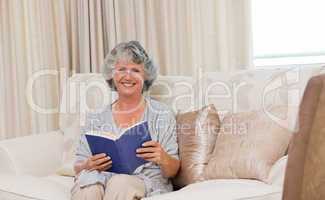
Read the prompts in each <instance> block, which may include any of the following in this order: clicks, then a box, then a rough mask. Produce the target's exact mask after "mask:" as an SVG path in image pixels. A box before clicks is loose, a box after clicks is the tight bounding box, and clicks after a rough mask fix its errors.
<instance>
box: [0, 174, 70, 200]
mask: <svg viewBox="0 0 325 200" xmlns="http://www.w3.org/2000/svg"><path fill="white" fill-rule="evenodd" d="M72 184H73V178H71V177H63V176H61V177H60V176H57V177H56V178H54V177H53V176H52V177H34V176H28V175H7V174H0V197H1V198H0V199H6V200H7V199H8V200H9V199H15V200H27V199H28V200H30V199H37V200H39V199H42V200H58V199H60V200H69V199H70V189H71V187H72Z"/></svg>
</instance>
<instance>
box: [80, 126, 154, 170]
mask: <svg viewBox="0 0 325 200" xmlns="http://www.w3.org/2000/svg"><path fill="white" fill-rule="evenodd" d="M85 136H86V138H87V141H88V144H89V147H90V150H91V152H92V154H93V155H95V154H99V153H105V154H106V155H108V156H110V157H111V159H112V167H111V168H110V169H108V170H107V171H109V172H114V173H118V174H132V173H133V172H134V170H135V169H136V168H138V167H139V166H140V165H143V164H145V163H147V162H148V161H146V160H144V159H142V158H139V157H137V156H136V149H138V148H140V147H141V146H142V143H144V142H147V141H150V140H151V136H150V133H149V128H148V122H147V121H144V122H140V123H137V124H135V125H133V126H132V127H129V128H127V129H126V130H125V131H124V132H123V133H122V134H121V135H120V136H119V137H117V136H115V135H114V134H112V133H108V132H95V131H93V132H88V133H86V134H85Z"/></svg>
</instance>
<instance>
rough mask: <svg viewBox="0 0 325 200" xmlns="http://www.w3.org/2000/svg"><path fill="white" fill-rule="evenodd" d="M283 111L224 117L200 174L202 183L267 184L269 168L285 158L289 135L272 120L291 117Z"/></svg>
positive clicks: (280, 109)
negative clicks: (231, 180) (251, 181)
mask: <svg viewBox="0 0 325 200" xmlns="http://www.w3.org/2000/svg"><path fill="white" fill-rule="evenodd" d="M287 111H288V109H287V108H286V107H277V108H273V109H271V111H270V112H266V111H252V112H245V113H238V114H229V115H227V116H226V117H225V118H224V120H223V122H222V126H221V129H220V132H219V134H218V139H217V140H216V144H215V148H214V152H213V155H212V157H211V159H210V161H209V163H208V165H207V167H206V168H205V170H204V177H205V179H228V178H234V179H236V178H248V179H258V180H261V181H264V182H267V178H268V174H269V172H270V169H271V167H272V166H273V164H274V163H275V162H276V161H277V160H278V159H280V158H281V157H282V156H284V155H285V152H286V150H287V148H288V145H289V140H290V138H291V135H292V134H291V131H289V129H287V127H282V126H280V125H279V124H278V123H277V120H275V118H274V116H279V117H287V118H290V117H292V116H288V115H285V114H286V113H289V112H287ZM270 113H271V115H273V117H271V115H270ZM291 113H292V112H291ZM293 113H295V112H293ZM289 114H290V113H289ZM279 119H280V118H279Z"/></svg>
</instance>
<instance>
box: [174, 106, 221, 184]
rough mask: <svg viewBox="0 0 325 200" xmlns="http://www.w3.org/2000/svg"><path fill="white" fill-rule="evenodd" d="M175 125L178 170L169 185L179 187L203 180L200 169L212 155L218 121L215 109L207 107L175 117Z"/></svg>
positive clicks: (218, 126)
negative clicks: (179, 161)
mask: <svg viewBox="0 0 325 200" xmlns="http://www.w3.org/2000/svg"><path fill="white" fill-rule="evenodd" d="M176 122H177V140H178V146H179V155H180V160H181V167H180V171H179V173H178V174H177V176H176V177H175V179H174V180H173V182H174V185H176V186H177V187H182V186H185V185H188V184H190V183H194V182H197V181H202V180H203V170H204V167H205V166H206V165H207V163H208V160H209V158H210V155H211V153H212V152H213V148H214V145H215V140H216V138H217V133H218V131H219V128H220V121H219V116H218V113H217V110H216V109H215V107H214V106H213V105H209V106H205V107H203V108H202V109H200V110H197V111H193V112H187V113H183V114H178V115H177V116H176Z"/></svg>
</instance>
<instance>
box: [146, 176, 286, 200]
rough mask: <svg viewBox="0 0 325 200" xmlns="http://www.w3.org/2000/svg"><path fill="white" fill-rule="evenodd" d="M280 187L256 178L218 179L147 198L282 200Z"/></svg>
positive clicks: (157, 199)
mask: <svg viewBox="0 0 325 200" xmlns="http://www.w3.org/2000/svg"><path fill="white" fill-rule="evenodd" d="M281 195H282V190H281V188H280V187H277V186H272V185H268V184H265V183H263V182H260V181H256V180H246V179H218V180H209V181H203V182H199V183H194V184H190V185H188V186H186V187H184V188H182V189H181V190H178V191H174V192H171V193H167V194H163V195H157V196H153V197H149V198H145V200H197V199H204V200H210V199H211V200H212V199H213V200H214V199H216V197H217V199H219V200H235V199H246V198H247V199H256V200H257V199H263V200H281Z"/></svg>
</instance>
